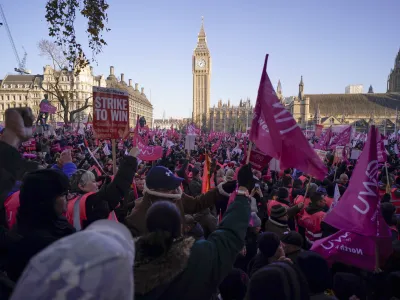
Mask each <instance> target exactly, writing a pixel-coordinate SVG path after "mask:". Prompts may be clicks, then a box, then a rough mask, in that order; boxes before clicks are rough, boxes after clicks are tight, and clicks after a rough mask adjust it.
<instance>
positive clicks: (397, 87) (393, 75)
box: [387, 49, 400, 93]
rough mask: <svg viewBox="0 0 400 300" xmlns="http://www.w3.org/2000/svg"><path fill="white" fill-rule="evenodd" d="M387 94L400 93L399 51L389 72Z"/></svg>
mask: <svg viewBox="0 0 400 300" xmlns="http://www.w3.org/2000/svg"><path fill="white" fill-rule="evenodd" d="M387 92H388V93H400V49H399V52H398V53H397V56H396V59H395V60H394V68H393V69H391V70H390V74H389V77H388V85H387Z"/></svg>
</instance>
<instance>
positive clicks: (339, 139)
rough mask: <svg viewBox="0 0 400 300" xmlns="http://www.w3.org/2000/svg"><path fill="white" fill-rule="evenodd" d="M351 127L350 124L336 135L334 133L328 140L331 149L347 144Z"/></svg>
mask: <svg viewBox="0 0 400 300" xmlns="http://www.w3.org/2000/svg"><path fill="white" fill-rule="evenodd" d="M351 129H352V127H351V125H349V126H346V127H344V128H343V130H341V131H340V132H339V133H338V134H337V135H335V136H334V137H333V138H332V140H331V142H330V148H331V149H332V150H333V149H336V147H337V146H346V145H347V144H349V143H350V137H351Z"/></svg>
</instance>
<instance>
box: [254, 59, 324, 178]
mask: <svg viewBox="0 0 400 300" xmlns="http://www.w3.org/2000/svg"><path fill="white" fill-rule="evenodd" d="M267 61H268V54H267V55H266V57H265V63H264V68H263V73H262V75H261V81H260V87H259V89H258V96H257V103H256V106H255V108H254V118H253V122H252V124H251V130H250V140H251V141H253V142H254V143H255V144H256V146H257V148H259V149H260V150H261V151H262V152H264V153H265V154H266V155H268V156H271V157H274V158H276V159H278V160H279V161H280V163H281V166H282V168H283V169H287V168H292V167H293V168H296V169H299V170H302V171H303V172H305V173H306V174H310V175H313V176H314V177H316V178H318V179H323V178H324V177H325V175H326V173H327V169H326V167H325V166H324V164H323V162H322V161H321V160H320V159H319V157H318V156H317V154H316V153H315V151H314V150H313V149H312V148H311V146H310V144H309V143H308V141H307V139H306V138H305V137H304V135H303V133H302V131H301V129H300V127H299V126H298V125H297V123H296V121H295V120H294V119H293V116H292V115H291V114H290V112H289V111H288V110H286V109H285V107H284V106H283V105H282V103H281V102H280V101H279V99H278V97H277V96H276V93H275V91H274V88H273V87H272V84H271V81H270V79H269V77H268V74H267Z"/></svg>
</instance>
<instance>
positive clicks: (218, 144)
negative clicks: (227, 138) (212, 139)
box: [211, 137, 222, 152]
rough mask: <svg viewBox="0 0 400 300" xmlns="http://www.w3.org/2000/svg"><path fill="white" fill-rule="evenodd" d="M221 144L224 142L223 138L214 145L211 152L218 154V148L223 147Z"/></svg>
mask: <svg viewBox="0 0 400 300" xmlns="http://www.w3.org/2000/svg"><path fill="white" fill-rule="evenodd" d="M221 142H222V137H220V138H219V140H218V141H217V142H216V143H215V144H214V145H212V147H211V152H217V151H218V148H219V147H220V146H221Z"/></svg>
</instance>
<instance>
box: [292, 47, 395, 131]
mask: <svg viewBox="0 0 400 300" xmlns="http://www.w3.org/2000/svg"><path fill="white" fill-rule="evenodd" d="M285 106H286V108H287V109H288V110H289V111H290V112H291V113H292V115H293V117H294V118H295V120H296V121H297V123H298V124H299V125H300V126H301V127H302V128H306V127H307V128H310V127H311V126H313V125H315V124H322V125H324V126H325V127H328V126H331V125H339V124H352V125H354V126H355V127H356V128H357V129H358V130H360V131H364V130H366V127H367V126H368V125H369V124H375V125H376V126H378V127H380V129H381V131H385V130H386V131H389V132H390V131H393V130H394V128H395V123H396V122H398V117H397V111H398V110H399V109H400V51H399V53H398V54H397V57H396V59H395V68H394V69H392V70H391V72H390V75H389V79H388V90H387V93H374V91H373V88H372V86H370V87H369V90H368V93H367V94H305V90H304V82H303V77H302V78H301V80H300V83H299V93H298V95H297V97H293V98H292V99H291V101H290V102H289V103H288V102H286V103H285ZM396 120H397V121H396ZM398 125H399V124H397V128H399V127H398Z"/></svg>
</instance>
